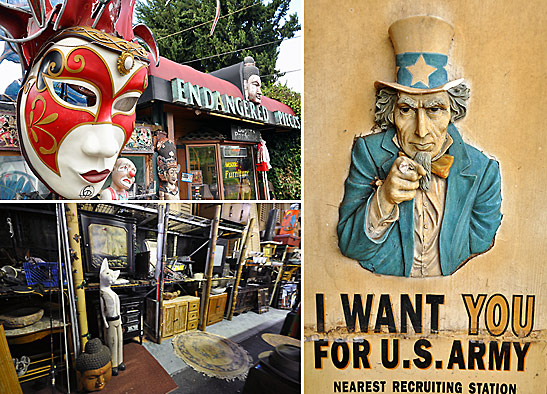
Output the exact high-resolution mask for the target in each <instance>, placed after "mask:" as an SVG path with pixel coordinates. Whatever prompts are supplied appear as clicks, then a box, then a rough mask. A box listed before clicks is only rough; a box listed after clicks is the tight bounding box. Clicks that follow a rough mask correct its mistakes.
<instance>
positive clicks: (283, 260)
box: [270, 245, 289, 306]
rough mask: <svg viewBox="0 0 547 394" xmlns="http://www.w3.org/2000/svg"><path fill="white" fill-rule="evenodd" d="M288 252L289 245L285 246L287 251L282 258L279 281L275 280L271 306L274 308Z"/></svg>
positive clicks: (278, 275)
mask: <svg viewBox="0 0 547 394" xmlns="http://www.w3.org/2000/svg"><path fill="white" fill-rule="evenodd" d="M287 250H289V245H286V246H285V251H284V252H283V257H282V258H281V267H279V273H278V274H277V279H276V280H275V285H274V288H273V291H272V295H271V298H270V306H272V304H273V302H274V297H275V292H276V291H277V286H278V285H279V282H280V281H281V278H282V277H283V271H284V270H285V259H286V257H287Z"/></svg>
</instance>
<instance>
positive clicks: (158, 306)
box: [154, 204, 165, 342]
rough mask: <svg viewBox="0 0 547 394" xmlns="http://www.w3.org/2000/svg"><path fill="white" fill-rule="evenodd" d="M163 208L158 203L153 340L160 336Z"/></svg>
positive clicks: (157, 339)
mask: <svg viewBox="0 0 547 394" xmlns="http://www.w3.org/2000/svg"><path fill="white" fill-rule="evenodd" d="M164 209H165V207H164V206H163V204H160V205H158V238H157V241H156V269H155V274H154V278H155V279H156V297H155V300H156V315H155V319H154V336H155V340H156V342H157V341H159V338H160V337H161V335H160V332H159V330H160V309H161V297H160V293H161V291H160V286H161V281H160V276H161V271H162V269H161V268H162V266H161V257H162V252H161V248H162V246H163V242H162V239H163V232H164V230H165V229H164Z"/></svg>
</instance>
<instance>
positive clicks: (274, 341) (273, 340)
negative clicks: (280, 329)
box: [262, 332, 300, 347]
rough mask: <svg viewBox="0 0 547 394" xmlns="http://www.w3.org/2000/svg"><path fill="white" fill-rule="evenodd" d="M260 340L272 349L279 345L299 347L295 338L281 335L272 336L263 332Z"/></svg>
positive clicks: (298, 342)
mask: <svg viewBox="0 0 547 394" xmlns="http://www.w3.org/2000/svg"><path fill="white" fill-rule="evenodd" d="M262 339H263V340H264V341H265V342H266V343H267V344H268V345H271V346H273V347H276V346H279V345H293V346H298V347H300V341H299V340H298V339H296V338H292V337H288V336H286V335H281V334H272V333H269V332H265V333H264V334H262Z"/></svg>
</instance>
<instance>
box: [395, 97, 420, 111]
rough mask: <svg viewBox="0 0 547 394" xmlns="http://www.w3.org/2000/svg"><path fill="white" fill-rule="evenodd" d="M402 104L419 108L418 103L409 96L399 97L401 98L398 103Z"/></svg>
mask: <svg viewBox="0 0 547 394" xmlns="http://www.w3.org/2000/svg"><path fill="white" fill-rule="evenodd" d="M401 104H406V105H408V106H409V107H411V108H414V109H416V108H418V103H417V102H416V101H414V100H412V99H411V98H409V97H399V100H397V105H399V106H400V105H401Z"/></svg>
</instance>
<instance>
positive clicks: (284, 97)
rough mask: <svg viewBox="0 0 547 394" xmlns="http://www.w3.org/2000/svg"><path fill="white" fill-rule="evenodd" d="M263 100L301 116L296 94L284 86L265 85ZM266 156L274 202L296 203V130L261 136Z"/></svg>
mask: <svg viewBox="0 0 547 394" xmlns="http://www.w3.org/2000/svg"><path fill="white" fill-rule="evenodd" d="M262 92H263V94H264V95H265V96H267V97H270V98H272V99H274V100H278V101H281V102H282V103H284V104H286V105H288V106H289V107H291V108H292V110H293V111H294V113H295V114H296V116H298V117H300V116H301V110H300V93H297V92H294V91H292V90H291V89H290V88H288V87H287V86H286V85H279V84H269V83H266V84H265V85H264V86H263V89H262ZM262 138H264V140H265V141H266V146H267V147H268V151H269V153H270V164H271V165H272V169H271V170H270V171H269V172H268V179H269V180H270V181H271V182H272V185H273V189H274V193H275V198H276V199H278V200H299V199H300V192H301V191H300V184H301V183H300V182H301V172H300V170H301V165H300V164H301V163H300V162H301V142H300V141H301V139H300V130H293V131H289V132H285V133H262Z"/></svg>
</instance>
